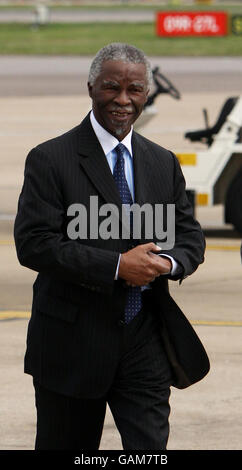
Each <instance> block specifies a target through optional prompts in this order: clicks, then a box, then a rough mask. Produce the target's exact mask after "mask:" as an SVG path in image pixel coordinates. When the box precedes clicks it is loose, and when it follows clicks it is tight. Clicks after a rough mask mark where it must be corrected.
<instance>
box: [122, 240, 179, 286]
mask: <svg viewBox="0 0 242 470" xmlns="http://www.w3.org/2000/svg"><path fill="white" fill-rule="evenodd" d="M152 251H153V252H155V251H157V252H160V248H159V247H158V246H157V245H155V243H146V244H144V245H138V246H136V247H135V248H132V249H131V250H129V251H127V252H126V253H123V254H122V255H121V259H120V265H119V272H118V276H119V277H120V278H122V279H124V280H125V281H126V282H127V284H128V285H131V286H144V285H146V284H149V283H150V282H152V281H154V279H155V278H156V277H158V276H160V274H169V273H170V271H171V261H170V260H169V259H168V258H162V257H160V256H157V255H156V254H154V253H152Z"/></svg>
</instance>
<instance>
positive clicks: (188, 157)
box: [176, 153, 197, 165]
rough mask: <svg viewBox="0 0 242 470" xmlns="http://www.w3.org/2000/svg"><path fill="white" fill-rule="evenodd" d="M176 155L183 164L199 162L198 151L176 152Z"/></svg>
mask: <svg viewBox="0 0 242 470" xmlns="http://www.w3.org/2000/svg"><path fill="white" fill-rule="evenodd" d="M176 156H177V158H178V160H179V162H180V164H181V165H196V164H197V154H196V153H176Z"/></svg>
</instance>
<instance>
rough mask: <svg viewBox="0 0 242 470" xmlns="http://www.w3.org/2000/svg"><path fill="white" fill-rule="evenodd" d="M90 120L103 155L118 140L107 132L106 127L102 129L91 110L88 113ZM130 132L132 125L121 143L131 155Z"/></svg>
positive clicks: (116, 143) (117, 142)
mask: <svg viewBox="0 0 242 470" xmlns="http://www.w3.org/2000/svg"><path fill="white" fill-rule="evenodd" d="M90 121H91V125H92V127H93V130H94V132H95V134H96V136H97V138H98V140H99V142H100V144H101V146H102V149H103V151H104V153H105V155H107V154H108V153H109V152H111V151H112V150H113V149H114V148H115V147H116V146H117V145H118V144H119V140H118V139H116V137H114V135H112V134H109V132H108V131H106V129H104V128H103V127H102V126H101V125H100V124H99V122H97V120H96V118H95V116H94V113H93V111H91V114H90ZM132 133H133V126H132V128H131V131H130V132H129V133H128V134H127V135H126V136H125V137H124V139H123V140H122V144H123V145H125V147H126V148H127V149H128V151H129V153H130V155H131V157H132V145H131V138H132Z"/></svg>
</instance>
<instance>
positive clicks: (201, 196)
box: [196, 193, 209, 206]
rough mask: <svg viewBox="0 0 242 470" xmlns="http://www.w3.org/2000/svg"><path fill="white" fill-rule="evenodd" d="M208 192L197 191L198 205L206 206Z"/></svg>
mask: <svg viewBox="0 0 242 470" xmlns="http://www.w3.org/2000/svg"><path fill="white" fill-rule="evenodd" d="M208 199H209V198H208V194H207V193H197V194H196V203H197V205H198V206H207V205H208Z"/></svg>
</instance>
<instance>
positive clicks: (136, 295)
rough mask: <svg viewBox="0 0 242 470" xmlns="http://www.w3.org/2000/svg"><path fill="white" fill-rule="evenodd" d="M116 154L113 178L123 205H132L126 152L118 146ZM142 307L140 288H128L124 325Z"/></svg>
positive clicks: (131, 222)
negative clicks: (127, 177)
mask: <svg viewBox="0 0 242 470" xmlns="http://www.w3.org/2000/svg"><path fill="white" fill-rule="evenodd" d="M114 150H115V151H116V154H117V161H116V164H115V167H114V170H113V177H114V180H115V183H116V185H117V187H118V190H119V194H120V197H121V201H122V203H123V204H129V205H131V204H132V203H133V200H132V196H131V193H130V190H129V186H128V183H127V180H126V177H125V170H124V156H123V155H124V153H125V151H128V150H126V148H125V146H124V145H123V144H118V145H117V147H115V149H114ZM132 232H133V221H132V213H131V214H130V236H132ZM141 307H142V301H141V288H140V287H139V286H137V287H128V293H127V301H126V306H125V323H129V322H130V321H131V320H132V319H133V318H134V317H135V316H136V315H137V313H138V312H139V311H140V309H141Z"/></svg>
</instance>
